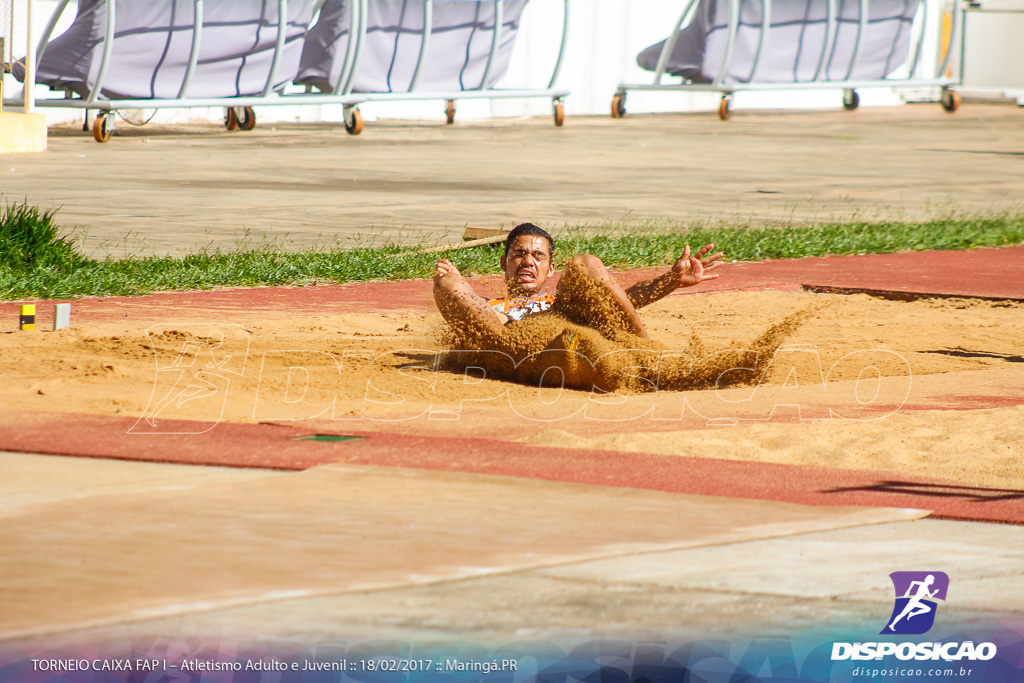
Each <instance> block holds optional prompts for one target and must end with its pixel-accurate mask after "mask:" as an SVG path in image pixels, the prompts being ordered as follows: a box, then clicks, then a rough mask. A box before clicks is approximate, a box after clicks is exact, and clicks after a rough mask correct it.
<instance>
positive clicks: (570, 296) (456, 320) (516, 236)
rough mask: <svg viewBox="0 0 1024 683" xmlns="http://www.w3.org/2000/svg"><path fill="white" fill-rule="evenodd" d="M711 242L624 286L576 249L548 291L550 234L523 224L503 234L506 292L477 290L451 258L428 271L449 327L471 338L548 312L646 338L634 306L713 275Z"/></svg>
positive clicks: (496, 333) (716, 262)
mask: <svg viewBox="0 0 1024 683" xmlns="http://www.w3.org/2000/svg"><path fill="white" fill-rule="evenodd" d="M714 246H715V245H714V244H708V245H707V246H705V247H704V248H702V249H701V250H700V251H698V252H697V253H696V254H694V255H691V254H690V247H689V246H687V247H686V249H685V250H684V251H683V255H682V256H680V257H679V259H678V260H677V261H676V262H675V264H674V265H673V266H672V267H671V268H670V269H669V270H668V271H666V272H665V273H664V274H662V275H660V276H659V277H656V278H654V279H652V280H646V281H644V282H638V283H636V284H635V285H632V286H630V287H628V288H623V287H622V285H620V284H619V283H618V281H616V280H615V278H614V277H612V275H611V274H610V273H609V272H608V270H607V269H606V268H605V266H604V264H603V263H602V262H601V260H600V259H598V258H597V257H596V256H591V255H590V254H580V255H578V256H574V257H573V258H572V259H571V260H569V262H568V263H566V264H565V267H564V269H563V272H562V276H561V278H560V279H559V282H558V287H557V289H556V293H555V294H553V295H552V294H549V293H547V292H545V291H544V284H545V282H547V280H548V278H550V277H551V276H552V275H554V274H555V263H554V240H553V239H552V238H551V235H549V234H548V233H547V232H545V231H544V230H542V229H541V228H538V227H537V226H536V225H533V224H532V223H523V224H522V225H518V226H516V228H515V229H513V230H512V231H511V232H510V233H509V235H508V238H507V239H506V240H505V254H504V255H503V256H502V257H501V269H502V270H503V271H505V285H506V287H507V288H508V296H507V297H506V298H500V299H490V300H488V299H485V298H484V297H482V296H480V295H478V294H477V293H476V292H474V291H473V289H472V288H471V287H470V286H469V284H468V283H467V282H466V281H465V280H464V279H463V277H462V274H461V273H459V270H458V268H456V267H455V266H454V265H452V263H451V261H448V260H446V259H441V260H440V261H438V262H437V267H436V269H435V270H434V300H435V301H436V302H437V307H438V308H439V309H440V311H441V315H443V316H444V318H445V320H446V321H447V322H448V324H449V325H451V326H452V327H453V328H471V330H472V332H473V333H474V335H475V336H478V337H479V336H483V337H485V338H500V336H501V334H502V332H503V331H504V329H505V326H506V325H508V324H509V323H512V322H515V321H517V320H522V319H524V318H526V317H529V316H532V315H535V314H537V313H543V312H545V311H548V310H551V311H553V312H555V313H559V314H561V315H562V316H563V317H565V318H566V319H568V320H570V321H572V322H575V323H577V324H579V325H584V326H587V327H592V328H594V329H596V330H597V331H598V332H600V333H601V334H602V335H604V336H606V337H611V336H612V335H614V334H615V332H616V331H623V332H627V333H630V334H633V335H636V336H637V337H641V338H645V339H646V338H648V337H649V335H648V334H647V329H646V328H645V327H644V323H643V321H642V320H641V319H640V316H639V314H638V313H637V309H638V308H642V307H643V306H647V305H649V304H651V303H654V302H655V301H658V300H659V299H662V298H664V297H666V296H668V295H669V294H671V293H672V292H673V291H675V290H676V289H679V288H680V287H690V286H693V285H695V284H697V283H699V282H703V281H704V280H713V279H715V278H717V277H718V273H711V271H713V270H715V269H716V268H718V267H720V266H721V265H722V261H721V258H722V253H721V252H719V253H717V254H712V255H710V256H709V254H710V252H711V250H712V249H714Z"/></svg>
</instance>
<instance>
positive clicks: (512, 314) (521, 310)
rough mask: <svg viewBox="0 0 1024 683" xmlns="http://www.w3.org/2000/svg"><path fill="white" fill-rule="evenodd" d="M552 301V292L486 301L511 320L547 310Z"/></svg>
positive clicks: (553, 296)
mask: <svg viewBox="0 0 1024 683" xmlns="http://www.w3.org/2000/svg"><path fill="white" fill-rule="evenodd" d="M554 303H555V295H554V294H534V295H533V296H512V297H508V298H505V299H491V300H490V301H488V302H487V305H488V306H490V307H491V308H493V309H494V310H496V311H498V312H500V313H504V314H505V315H507V316H508V317H509V318H511V319H512V320H522V319H523V318H525V317H527V316H530V315H534V314H535V313H541V312H543V311H546V310H548V309H549V308H551V306H552V304H554Z"/></svg>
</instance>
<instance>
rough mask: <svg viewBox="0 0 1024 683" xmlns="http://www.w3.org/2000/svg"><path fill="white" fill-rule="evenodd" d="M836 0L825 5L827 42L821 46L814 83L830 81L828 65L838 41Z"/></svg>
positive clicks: (831, 0)
mask: <svg viewBox="0 0 1024 683" xmlns="http://www.w3.org/2000/svg"><path fill="white" fill-rule="evenodd" d="M836 11H837V9H836V0H828V2H826V3H825V42H824V43H822V46H821V56H820V57H818V67H817V68H816V69H815V70H814V78H812V79H811V80H812V81H815V82H816V81H819V80H826V81H827V80H828V68H827V67H826V64H827V62H828V58H829V55H830V54H831V53H832V45H834V44H835V39H836ZM822 69H824V70H825V76H824V78H822Z"/></svg>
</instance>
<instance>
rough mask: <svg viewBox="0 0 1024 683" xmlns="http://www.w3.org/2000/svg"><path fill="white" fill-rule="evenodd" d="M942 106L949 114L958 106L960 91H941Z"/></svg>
mask: <svg viewBox="0 0 1024 683" xmlns="http://www.w3.org/2000/svg"><path fill="white" fill-rule="evenodd" d="M942 108H943V109H945V110H946V111H948V112H949V113H950V114H952V113H953V112H955V111H956V110H957V109H959V108H960V93H958V92H956V91H955V90H948V89H947V90H943V91H942Z"/></svg>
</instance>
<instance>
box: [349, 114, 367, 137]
mask: <svg viewBox="0 0 1024 683" xmlns="http://www.w3.org/2000/svg"><path fill="white" fill-rule="evenodd" d="M345 132H346V133H348V134H349V135H359V134H360V133H362V132H363V115H362V114H360V113H359V110H358V109H353V110H351V111H350V112H348V113H347V114H346V115H345Z"/></svg>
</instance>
